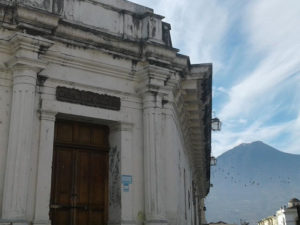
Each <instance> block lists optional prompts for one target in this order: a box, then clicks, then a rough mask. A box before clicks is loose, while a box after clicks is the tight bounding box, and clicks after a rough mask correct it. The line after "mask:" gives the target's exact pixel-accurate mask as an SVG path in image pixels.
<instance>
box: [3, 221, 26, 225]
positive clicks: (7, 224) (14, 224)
mask: <svg viewBox="0 0 300 225" xmlns="http://www.w3.org/2000/svg"><path fill="white" fill-rule="evenodd" d="M0 225H30V222H28V221H24V220H0Z"/></svg>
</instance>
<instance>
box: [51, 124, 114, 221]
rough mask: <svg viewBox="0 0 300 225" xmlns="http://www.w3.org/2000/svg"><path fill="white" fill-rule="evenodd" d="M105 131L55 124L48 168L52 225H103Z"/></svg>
mask: <svg viewBox="0 0 300 225" xmlns="http://www.w3.org/2000/svg"><path fill="white" fill-rule="evenodd" d="M108 147H109V145H108V128H107V127H105V126H99V125H91V124H85V123H80V122H70V121H57V122H56V125H55V142H54V154H53V166H52V185H51V202H50V219H51V221H52V225H106V224H107V217H108Z"/></svg>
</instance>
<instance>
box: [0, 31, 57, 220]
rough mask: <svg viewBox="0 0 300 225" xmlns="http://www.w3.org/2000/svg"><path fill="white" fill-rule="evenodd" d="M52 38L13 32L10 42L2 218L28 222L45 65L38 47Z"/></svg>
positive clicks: (47, 43)
mask: <svg viewBox="0 0 300 225" xmlns="http://www.w3.org/2000/svg"><path fill="white" fill-rule="evenodd" d="M52 44H53V42H51V41H49V40H46V39H43V38H40V37H34V36H31V35H28V34H23V33H15V34H13V36H12V37H11V38H10V41H9V45H10V48H11V51H12V53H13V56H12V58H11V60H10V61H8V62H7V65H8V66H9V68H10V70H11V71H12V74H13V96H12V106H11V117H10V130H9V137H8V149H7V158H6V170H5V178H4V190H3V205H2V218H3V219H4V220H7V221H10V222H13V223H14V224H20V225H21V224H28V223H29V222H30V220H31V219H32V218H29V215H28V214H27V213H28V210H27V203H28V199H27V198H28V196H29V195H28V193H29V191H30V190H29V177H30V173H32V172H33V171H31V164H32V163H33V162H32V160H31V158H34V157H31V156H32V155H31V154H32V142H33V140H32V138H33V135H32V132H33V127H34V122H35V121H34V113H36V109H35V89H36V79H37V73H38V72H40V71H41V70H42V69H44V68H45V67H46V63H45V62H43V61H42V60H40V59H39V58H40V57H39V55H40V54H41V52H40V47H41V46H43V48H44V49H46V48H48V47H50V46H51V45H52Z"/></svg>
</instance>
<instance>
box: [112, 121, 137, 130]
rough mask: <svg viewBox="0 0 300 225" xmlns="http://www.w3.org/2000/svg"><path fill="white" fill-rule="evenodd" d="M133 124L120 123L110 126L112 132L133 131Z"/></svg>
mask: <svg viewBox="0 0 300 225" xmlns="http://www.w3.org/2000/svg"><path fill="white" fill-rule="evenodd" d="M133 126H134V124H133V123H128V122H120V123H115V124H112V125H110V126H109V127H110V130H111V131H132V130H133Z"/></svg>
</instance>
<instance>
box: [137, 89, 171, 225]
mask: <svg viewBox="0 0 300 225" xmlns="http://www.w3.org/2000/svg"><path fill="white" fill-rule="evenodd" d="M161 107H162V97H161V95H160V94H159V93H157V92H150V91H149V92H145V93H144V95H143V125H144V170H145V171H144V172H145V214H146V223H147V224H155V225H156V224H166V223H167V220H166V216H165V210H164V207H163V206H164V203H163V202H162V198H161V192H162V188H163V185H162V184H161V183H160V179H159V173H161V172H162V171H160V168H161V167H160V165H159V158H158V157H159V151H161V150H162V149H161V146H162V145H161V141H162V140H161V116H162V112H161Z"/></svg>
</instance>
